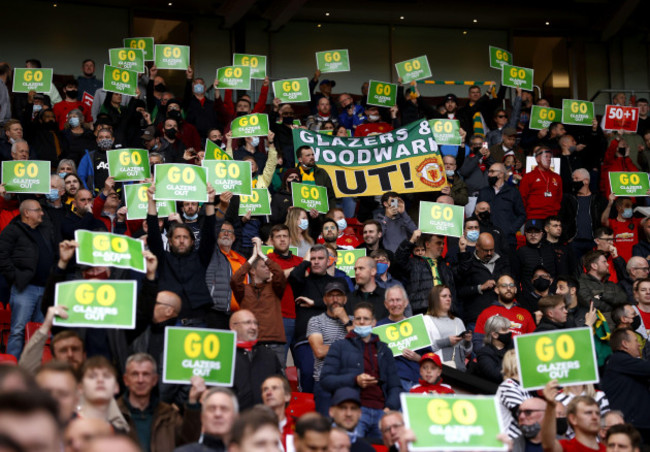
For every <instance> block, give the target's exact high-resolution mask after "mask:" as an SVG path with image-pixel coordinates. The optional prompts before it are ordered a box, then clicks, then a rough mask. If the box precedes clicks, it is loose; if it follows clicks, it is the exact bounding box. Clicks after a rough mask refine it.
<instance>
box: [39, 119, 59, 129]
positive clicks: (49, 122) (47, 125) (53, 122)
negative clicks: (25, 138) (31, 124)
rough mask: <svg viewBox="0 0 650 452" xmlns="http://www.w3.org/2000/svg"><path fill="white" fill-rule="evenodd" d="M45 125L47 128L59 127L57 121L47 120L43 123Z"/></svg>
mask: <svg viewBox="0 0 650 452" xmlns="http://www.w3.org/2000/svg"><path fill="white" fill-rule="evenodd" d="M43 127H45V128H46V129H47V130H58V128H59V126H58V125H57V123H56V121H45V122H44V123H43Z"/></svg>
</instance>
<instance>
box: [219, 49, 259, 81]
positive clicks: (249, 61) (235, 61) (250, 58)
mask: <svg viewBox="0 0 650 452" xmlns="http://www.w3.org/2000/svg"><path fill="white" fill-rule="evenodd" d="M232 65H233V66H246V67H249V68H250V71H251V78H254V79H260V80H263V79H264V78H265V77H266V56H264V55H250V54H247V53H234V54H233V56H232ZM219 84H221V79H219Z"/></svg>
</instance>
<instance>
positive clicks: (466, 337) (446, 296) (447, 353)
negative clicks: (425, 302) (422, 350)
mask: <svg viewBox="0 0 650 452" xmlns="http://www.w3.org/2000/svg"><path fill="white" fill-rule="evenodd" d="M424 324H425V326H426V328H427V332H428V333H429V338H430V339H431V348H432V350H433V351H434V352H435V353H436V354H437V355H438V356H440V359H441V360H442V363H443V364H444V365H446V366H449V367H453V368H455V369H458V370H461V371H464V370H465V358H467V357H468V356H469V355H470V354H471V353H472V332H471V331H467V330H466V329H465V324H464V323H463V321H462V320H461V319H459V318H458V317H455V316H454V315H453V314H452V313H451V290H449V287H447V286H445V285H438V286H434V287H433V289H431V292H429V308H428V310H427V313H426V315H425V316H424Z"/></svg>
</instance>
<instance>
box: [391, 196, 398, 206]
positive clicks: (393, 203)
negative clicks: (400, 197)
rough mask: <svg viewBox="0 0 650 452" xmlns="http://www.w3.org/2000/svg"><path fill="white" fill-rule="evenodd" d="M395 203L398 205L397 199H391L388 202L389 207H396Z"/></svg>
mask: <svg viewBox="0 0 650 452" xmlns="http://www.w3.org/2000/svg"><path fill="white" fill-rule="evenodd" d="M397 203H398V201H397V198H393V199H391V200H390V206H391V207H397Z"/></svg>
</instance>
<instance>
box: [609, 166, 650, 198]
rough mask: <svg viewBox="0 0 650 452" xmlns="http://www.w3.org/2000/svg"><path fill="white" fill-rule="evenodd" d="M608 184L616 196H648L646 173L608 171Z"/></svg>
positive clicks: (649, 186) (648, 187)
mask: <svg viewBox="0 0 650 452" xmlns="http://www.w3.org/2000/svg"><path fill="white" fill-rule="evenodd" d="M609 184H610V185H611V187H612V192H613V193H614V194H615V195H616V196H648V189H650V183H648V173H639V172H636V173H623V172H616V171H612V172H611V173H609Z"/></svg>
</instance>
